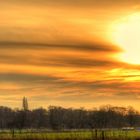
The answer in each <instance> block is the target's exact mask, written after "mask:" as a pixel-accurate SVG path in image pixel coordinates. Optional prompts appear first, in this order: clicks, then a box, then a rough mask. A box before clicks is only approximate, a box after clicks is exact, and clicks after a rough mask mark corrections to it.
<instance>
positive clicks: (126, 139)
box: [0, 130, 140, 140]
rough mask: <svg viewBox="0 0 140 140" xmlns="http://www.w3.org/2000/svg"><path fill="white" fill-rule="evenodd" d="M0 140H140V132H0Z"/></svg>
mask: <svg viewBox="0 0 140 140" xmlns="http://www.w3.org/2000/svg"><path fill="white" fill-rule="evenodd" d="M0 140H140V131H136V130H133V131H121V130H98V131H96V130H75V131H74V130H73V131H59V132H58V131H53V132H52V131H40V130H37V131H31V130H28V131H27V130H22V131H18V130H16V131H15V130H14V131H10V130H4V131H0Z"/></svg>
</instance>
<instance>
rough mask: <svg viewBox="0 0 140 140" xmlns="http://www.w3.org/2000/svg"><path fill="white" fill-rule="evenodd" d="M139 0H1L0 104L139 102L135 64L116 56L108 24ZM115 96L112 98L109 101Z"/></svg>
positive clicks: (136, 7)
mask: <svg viewBox="0 0 140 140" xmlns="http://www.w3.org/2000/svg"><path fill="white" fill-rule="evenodd" d="M139 6H140V4H139V1H138V0H130V1H128V0H117V1H112V0H104V1H103V0H98V1H97V0H86V1H85V0H71V1H66V0H28V1H23V0H12V1H11V0H1V2H0V19H1V20H0V98H1V99H0V101H1V103H0V105H9V106H12V107H19V106H20V101H21V99H22V97H23V96H27V97H28V98H29V100H30V106H31V107H32V108H34V107H38V106H45V107H47V106H48V105H63V106H66V107H67V106H72V107H75V106H76V107H80V106H84V107H87V108H92V107H93V106H98V105H102V104H108V103H109V104H114V105H117V104H119V105H129V104H130V105H132V106H135V107H136V105H139V103H138V102H139V98H140V88H139V82H140V72H139V69H140V67H139V66H138V65H130V64H127V63H124V62H121V61H120V60H118V59H117V57H116V56H117V54H119V53H120V52H122V51H123V50H122V49H121V48H120V47H119V46H117V45H115V44H114V43H113V41H112V40H109V36H108V34H110V26H111V25H112V23H113V22H116V21H117V20H118V19H119V18H121V17H123V16H126V15H129V14H131V13H133V12H138V11H139ZM114 100H115V101H114Z"/></svg>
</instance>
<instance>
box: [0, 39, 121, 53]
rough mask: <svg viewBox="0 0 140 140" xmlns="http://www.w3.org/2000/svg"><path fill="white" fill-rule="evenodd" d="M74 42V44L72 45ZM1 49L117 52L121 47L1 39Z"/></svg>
mask: <svg viewBox="0 0 140 140" xmlns="http://www.w3.org/2000/svg"><path fill="white" fill-rule="evenodd" d="M72 44H73V45H72ZM0 46H1V47H0V49H5V48H6V47H7V48H10V49H16V48H17V49H25V48H26V49H29V48H31V49H42V48H43V49H45V48H46V49H55V48H59V49H61V48H63V49H69V50H71V49H72V50H80V51H81V50H83V51H110V52H116V51H120V48H119V47H117V46H113V45H110V44H99V43H83V42H74V43H72V42H71V43H70V42H69V43H68V44H47V43H35V42H34V43H32V42H11V41H10V42H9V41H0Z"/></svg>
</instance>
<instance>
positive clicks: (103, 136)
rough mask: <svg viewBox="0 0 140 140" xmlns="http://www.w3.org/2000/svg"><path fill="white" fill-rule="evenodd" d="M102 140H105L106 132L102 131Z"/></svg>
mask: <svg viewBox="0 0 140 140" xmlns="http://www.w3.org/2000/svg"><path fill="white" fill-rule="evenodd" d="M102 140H105V132H104V130H102Z"/></svg>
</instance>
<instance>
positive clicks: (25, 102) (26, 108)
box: [22, 97, 29, 111]
mask: <svg viewBox="0 0 140 140" xmlns="http://www.w3.org/2000/svg"><path fill="white" fill-rule="evenodd" d="M22 107H23V110H25V111H26V110H28V109H29V108H28V100H27V98H26V97H23V102H22Z"/></svg>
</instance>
